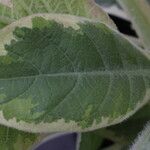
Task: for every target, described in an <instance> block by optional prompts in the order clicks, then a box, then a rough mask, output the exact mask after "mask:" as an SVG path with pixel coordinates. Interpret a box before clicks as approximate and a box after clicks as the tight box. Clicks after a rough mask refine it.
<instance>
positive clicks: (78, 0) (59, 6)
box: [0, 0, 116, 28]
mask: <svg viewBox="0 0 150 150" xmlns="http://www.w3.org/2000/svg"><path fill="white" fill-rule="evenodd" d="M12 4H13V7H8V6H4V5H2V4H0V28H3V27H5V26H6V25H7V24H10V23H11V22H13V21H14V20H16V19H19V18H22V17H25V16H28V15H32V14H36V13H66V14H71V15H77V16H84V17H88V18H95V19H98V20H100V21H103V22H105V23H106V24H109V25H111V26H113V27H114V28H116V26H115V24H114V23H113V21H112V20H111V19H110V18H109V16H108V15H107V14H106V13H105V12H104V11H103V10H102V9H101V8H100V7H99V6H98V5H96V3H95V2H94V1H93V0H55V1H54V0H12Z"/></svg>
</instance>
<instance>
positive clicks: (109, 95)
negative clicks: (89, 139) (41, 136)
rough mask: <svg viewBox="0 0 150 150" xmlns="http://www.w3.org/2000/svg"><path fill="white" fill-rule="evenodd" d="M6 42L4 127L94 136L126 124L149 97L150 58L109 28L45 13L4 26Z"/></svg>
mask: <svg viewBox="0 0 150 150" xmlns="http://www.w3.org/2000/svg"><path fill="white" fill-rule="evenodd" d="M0 39H1V40H0V49H1V51H0V52H1V57H0V110H1V113H0V118H1V119H0V121H1V122H2V123H3V124H5V125H10V126H12V127H15V128H19V129H22V130H27V131H31V130H32V132H47V131H49V132H50V131H51V132H55V131H64V130H65V131H82V130H89V129H90V130H91V129H96V128H101V127H105V126H109V125H112V124H116V123H118V122H121V121H123V120H124V119H126V118H128V117H129V116H131V115H132V114H133V113H135V112H136V111H137V110H138V109H139V108H141V107H142V106H143V105H144V104H146V103H147V102H148V100H149V98H150V92H149V89H150V59H149V57H148V56H146V54H145V53H144V52H143V51H141V50H140V49H138V48H137V47H135V46H134V45H132V44H131V43H130V42H129V41H128V40H126V39H125V38H124V37H123V36H122V35H120V34H119V33H118V32H116V31H115V30H112V29H111V28H109V27H108V26H106V25H105V24H103V23H100V22H96V21H91V20H88V19H85V18H80V17H75V16H70V15H56V14H55V15H54V14H48V15H46V14H43V15H42V14H39V15H36V16H35V15H34V16H30V17H27V18H23V19H22V20H19V21H17V22H15V23H13V24H11V25H10V26H8V27H6V28H4V29H3V30H2V31H1V32H0ZM122 106H123V107H122Z"/></svg>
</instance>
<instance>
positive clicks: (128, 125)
mask: <svg viewBox="0 0 150 150" xmlns="http://www.w3.org/2000/svg"><path fill="white" fill-rule="evenodd" d="M149 120H150V105H149V104H148V105H146V106H144V107H143V108H142V109H140V110H139V111H138V112H137V113H136V114H134V115H133V116H132V117H130V118H129V119H128V120H126V121H124V122H122V123H120V124H117V125H114V126H111V127H107V128H105V129H99V130H96V131H94V132H95V133H97V134H98V135H99V136H101V137H105V138H107V139H111V140H112V141H114V142H116V143H117V144H116V145H114V146H113V147H116V146H117V147H118V146H119V145H122V146H126V148H129V146H130V145H131V144H132V143H133V141H134V139H135V138H136V137H137V135H138V134H139V132H140V131H141V130H142V129H143V128H144V126H145V125H146V123H147V122H148V121H149ZM122 146H121V147H120V149H121V148H122ZM113 147H112V148H113Z"/></svg>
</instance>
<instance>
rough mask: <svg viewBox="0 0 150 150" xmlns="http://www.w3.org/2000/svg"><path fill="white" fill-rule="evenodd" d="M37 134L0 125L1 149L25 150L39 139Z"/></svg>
mask: <svg viewBox="0 0 150 150" xmlns="http://www.w3.org/2000/svg"><path fill="white" fill-rule="evenodd" d="M40 139H41V137H40V135H38V134H31V133H27V132H23V131H19V130H16V129H12V128H9V127H5V126H2V125H0V149H1V150H27V149H29V148H31V147H32V146H33V145H34V144H35V143H37V142H38V141H40Z"/></svg>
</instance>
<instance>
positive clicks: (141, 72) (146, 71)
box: [0, 69, 150, 81]
mask: <svg viewBox="0 0 150 150" xmlns="http://www.w3.org/2000/svg"><path fill="white" fill-rule="evenodd" d="M108 74H109V75H129V76H130V75H136V76H143V75H148V74H150V69H135V70H109V71H108V70H105V71H91V72H90V71H89V72H62V73H51V74H38V75H31V76H20V77H11V78H0V81H1V80H15V79H16V80H17V79H21V78H22V79H25V78H37V77H59V76H82V75H83V76H84V75H87V76H98V75H108Z"/></svg>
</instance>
